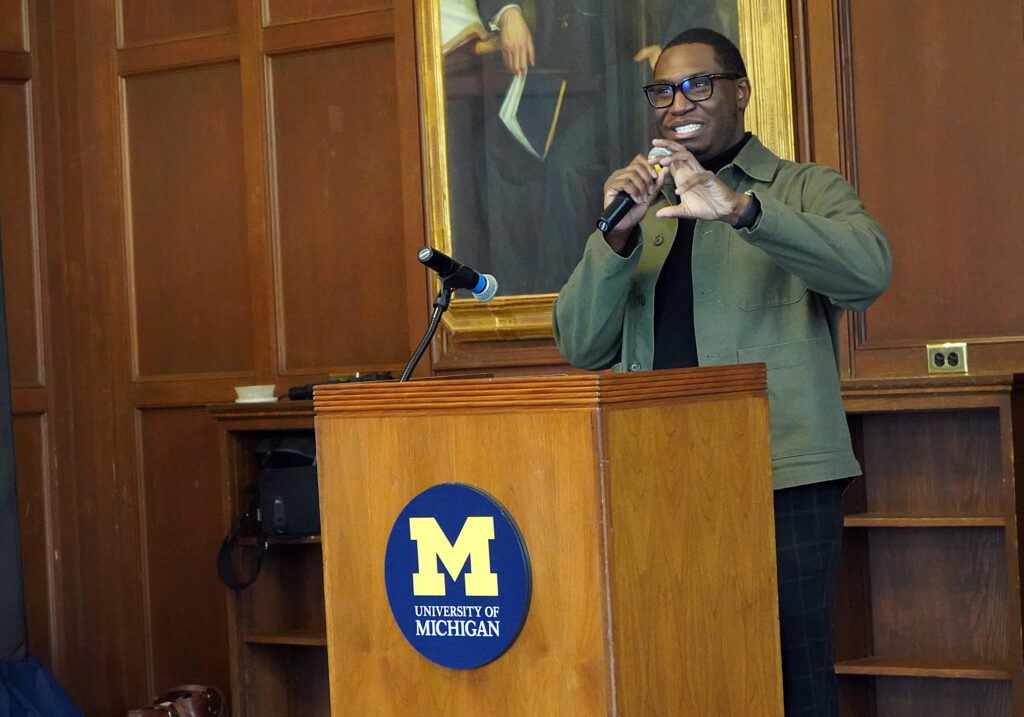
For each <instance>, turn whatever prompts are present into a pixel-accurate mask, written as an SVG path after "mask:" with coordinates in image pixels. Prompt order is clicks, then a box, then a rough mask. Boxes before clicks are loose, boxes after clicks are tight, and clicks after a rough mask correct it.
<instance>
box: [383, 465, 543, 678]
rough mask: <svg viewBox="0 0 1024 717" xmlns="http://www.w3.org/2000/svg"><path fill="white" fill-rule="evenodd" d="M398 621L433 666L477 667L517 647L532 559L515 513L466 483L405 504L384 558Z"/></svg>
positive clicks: (526, 607) (434, 489)
mask: <svg viewBox="0 0 1024 717" xmlns="http://www.w3.org/2000/svg"><path fill="white" fill-rule="evenodd" d="M384 584H385V587H386V588H387V593H388V602H389V603H390V604H391V613H392V615H394V617H395V622H397V623H398V627H399V628H400V629H401V630H402V634H403V635H405V638H406V639H407V640H408V641H409V643H410V644H411V645H412V646H413V647H414V648H415V649H416V651H417V652H419V653H420V654H421V655H423V656H424V657H426V658H427V659H428V660H431V661H432V662H436V663H437V664H439V665H441V666H443V667H450V668H453V669H460V670H465V669H471V668H473V667H480V666H481V665H486V664H487V663H488V662H491V661H492V660H494V659H497V658H498V657H499V656H500V655H501V654H502V653H504V652H505V650H507V649H508V648H509V646H510V645H511V644H512V643H513V642H515V639H516V637H517V636H518V635H519V631H520V630H521V629H522V627H523V623H524V622H526V613H527V611H528V610H529V608H530V587H531V581H530V558H529V555H528V554H527V552H526V544H525V543H524V542H523V537H522V535H521V534H520V533H519V528H517V527H516V524H515V522H514V521H513V520H512V516H510V515H509V513H508V511H506V510H505V508H504V507H502V505H501V504H500V503H498V501H496V500H495V499H494V498H493V497H491V496H490V495H488V494H487V493H485V492H484V491H482V490H480V489H479V488H475V487H473V486H470V485H466V484H464V483H442V484H441V485H435V486H433V487H431V488H428V489H427V490H425V491H423V492H422V493H420V494H419V495H417V496H416V497H415V498H413V499H412V500H411V501H409V504H408V505H406V506H405V509H403V510H402V512H401V513H400V514H399V516H398V519H397V520H396V521H395V524H394V527H392V529H391V536H390V537H389V538H388V547H387V552H386V553H385V555H384Z"/></svg>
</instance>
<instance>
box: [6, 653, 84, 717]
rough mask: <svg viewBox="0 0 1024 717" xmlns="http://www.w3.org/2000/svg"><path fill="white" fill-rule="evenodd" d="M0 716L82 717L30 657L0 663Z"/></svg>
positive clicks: (48, 672)
mask: <svg viewBox="0 0 1024 717" xmlns="http://www.w3.org/2000/svg"><path fill="white" fill-rule="evenodd" d="M0 717H83V715H82V713H81V712H80V711H79V709H78V708H77V707H75V705H74V704H73V703H72V702H71V698H70V697H68V696H67V693H66V692H64V690H63V689H62V688H61V686H60V685H59V684H58V683H57V680H56V678H54V676H53V674H52V673H51V672H50V671H49V670H48V669H46V667H45V666H44V665H43V663H41V662H40V661H39V660H37V659H36V658H35V657H33V656H32V655H29V656H28V657H27V658H25V659H24V660H9V661H6V662H4V661H0Z"/></svg>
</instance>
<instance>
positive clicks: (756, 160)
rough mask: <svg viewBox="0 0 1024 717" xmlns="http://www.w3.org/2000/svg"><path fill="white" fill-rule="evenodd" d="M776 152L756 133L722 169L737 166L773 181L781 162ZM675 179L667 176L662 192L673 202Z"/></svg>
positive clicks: (752, 177)
mask: <svg viewBox="0 0 1024 717" xmlns="http://www.w3.org/2000/svg"><path fill="white" fill-rule="evenodd" d="M781 161H782V160H780V159H779V158H778V157H777V156H776V155H775V153H774V152H772V151H771V150H770V149H768V148H767V147H765V146H764V145H763V144H761V140H759V139H758V138H757V135H756V134H753V135H751V136H750V141H749V142H747V143H746V144H745V145H743V149H741V150H740V152H739V154H737V155H736V158H735V159H734V160H733V161H732V162H730V163H729V164H727V165H725V167H722V170H723V171H724V170H725V169H727V168H729V167H736V168H737V169H739V170H740V171H741V172H743V173H744V174H746V175H747V176H748V177H750V178H751V179H753V180H756V181H758V182H771V181H772V180H773V179H774V178H775V173H776V172H777V171H778V169H779V162H781ZM674 188H675V181H674V179H673V177H672V174H671V173H669V175H668V176H667V177H666V178H665V185H664V187H663V188H662V194H663V195H664V197H665V198H666V199H667V200H668V201H669V202H671V203H673V204H674V203H675V192H673V191H672V190H673V189H674Z"/></svg>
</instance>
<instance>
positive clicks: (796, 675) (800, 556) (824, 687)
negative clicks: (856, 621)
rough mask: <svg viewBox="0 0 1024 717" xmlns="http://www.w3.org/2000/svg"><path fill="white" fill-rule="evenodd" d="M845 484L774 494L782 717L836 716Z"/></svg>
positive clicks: (817, 486)
mask: <svg viewBox="0 0 1024 717" xmlns="http://www.w3.org/2000/svg"><path fill="white" fill-rule="evenodd" d="M849 482H850V481H849V479H846V480H831V481H826V482H824V483H812V484H810V485H802V486H796V487H794V488H783V489H781V490H777V491H775V550H776V558H777V561H778V578H779V628H780V637H781V644H782V692H783V699H784V700H785V705H786V712H785V714H786V717H838V715H839V696H838V688H837V685H836V677H835V672H834V669H833V653H832V602H833V595H834V592H835V577H836V569H837V565H838V563H839V549H840V545H841V542H842V529H843V504H842V495H843V490H844V489H845V488H846V486H847V485H848V484H849Z"/></svg>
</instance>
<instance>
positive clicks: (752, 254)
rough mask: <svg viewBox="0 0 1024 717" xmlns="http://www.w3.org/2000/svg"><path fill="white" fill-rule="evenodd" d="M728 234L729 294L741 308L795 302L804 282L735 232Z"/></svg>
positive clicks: (803, 288)
mask: <svg viewBox="0 0 1024 717" xmlns="http://www.w3.org/2000/svg"><path fill="white" fill-rule="evenodd" d="M731 234H732V235H731V236H730V237H729V295H730V297H731V298H732V300H733V302H734V303H735V304H736V306H738V307H740V308H741V309H743V310H745V311H755V310H757V309H768V308H772V307H774V306H785V305H787V304H795V303H796V302H798V301H800V300H801V299H802V298H803V297H804V294H806V293H807V285H806V284H804V282H803V281H801V280H800V279H798V278H797V277H796V276H794V275H792V274H790V273H788V272H786V271H783V270H782V269H781V268H779V265H778V264H776V263H775V261H774V260H773V259H772V258H771V257H770V256H768V254H767V253H766V252H765V251H764V250H762V249H758V248H757V247H755V246H751V245H750V244H748V243H747V242H745V241H744V240H743V239H742V238H741V237H740V236H739V235H738V234H736V233H735V232H732V233H731Z"/></svg>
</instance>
